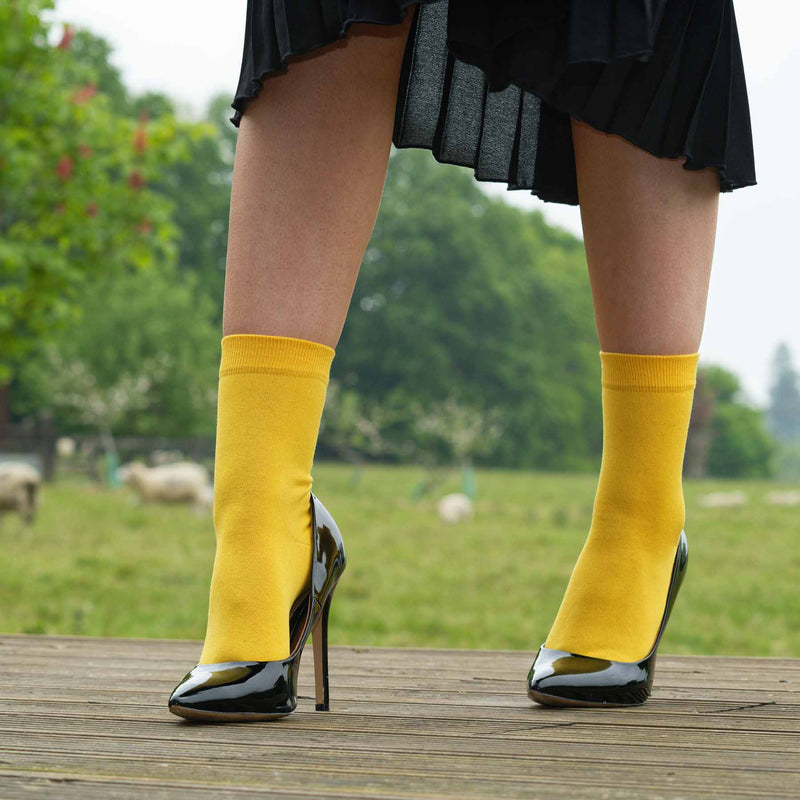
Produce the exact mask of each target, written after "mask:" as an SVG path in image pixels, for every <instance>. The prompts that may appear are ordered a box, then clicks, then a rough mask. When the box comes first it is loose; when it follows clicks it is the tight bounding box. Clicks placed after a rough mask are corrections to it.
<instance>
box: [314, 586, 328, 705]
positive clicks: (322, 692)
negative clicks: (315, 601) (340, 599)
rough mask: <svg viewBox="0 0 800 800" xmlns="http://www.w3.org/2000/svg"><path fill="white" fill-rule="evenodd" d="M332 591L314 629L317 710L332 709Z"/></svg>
mask: <svg viewBox="0 0 800 800" xmlns="http://www.w3.org/2000/svg"><path fill="white" fill-rule="evenodd" d="M332 598H333V592H331V593H330V595H329V596H328V599H327V600H326V601H325V606H324V607H323V609H322V614H321V615H320V618H319V621H318V622H317V625H316V627H315V628H314V630H313V631H312V636H313V640H312V641H313V646H314V683H315V685H316V694H317V711H330V691H329V688H328V614H329V612H330V610H331V599H332Z"/></svg>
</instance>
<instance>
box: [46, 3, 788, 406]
mask: <svg viewBox="0 0 800 800" xmlns="http://www.w3.org/2000/svg"><path fill="white" fill-rule="evenodd" d="M245 6H246V0H233V2H228V3H220V2H209V0H192V2H189V1H188V0H171V1H170V0H167V1H166V2H165V1H164V0H160V2H156V0H139V2H137V3H136V4H135V6H131V5H121V4H119V3H116V2H113V3H109V2H108V1H107V0H60V1H59V0H57V7H56V14H55V17H56V19H58V20H62V21H70V22H74V23H76V24H79V25H81V26H84V27H88V28H91V29H92V30H93V31H95V32H96V33H98V34H100V35H102V36H103V37H105V38H106V39H107V40H109V41H110V42H111V43H112V44H113V46H114V48H115V55H114V58H113V59H112V60H113V61H114V63H115V64H116V65H117V66H118V67H119V68H120V69H121V70H122V73H123V76H124V79H125V82H126V84H127V85H128V86H129V87H131V88H132V89H133V90H134V91H137V92H139V91H144V90H148V89H151V90H157V91H162V92H165V93H166V94H168V95H170V96H171V97H173V98H174V99H175V100H176V101H178V102H179V103H184V104H186V107H187V109H189V110H194V111H197V112H199V111H200V109H201V108H202V107H203V106H204V104H205V101H206V100H207V99H208V98H209V97H210V96H211V95H213V94H215V93H217V92H219V91H222V92H227V93H228V94H230V95H231V98H232V97H233V93H234V91H235V88H236V84H237V81H238V77H239V66H240V62H241V48H242V39H243V35H244V12H245ZM735 10H736V16H737V23H738V26H739V37H740V40H741V45H742V53H743V58H744V65H745V71H746V73H747V82H748V83H747V86H748V94H749V98H750V112H751V117H752V126H753V136H754V140H755V157H756V179H757V180H758V182H759V183H758V185H757V186H752V187H746V188H743V189H739V190H737V191H735V192H732V193H724V194H722V195H720V212H719V227H718V234H717V244H716V250H715V255H714V268H713V271H712V278H711V293H710V297H709V304H708V316H707V320H706V326H705V333H704V336H703V341H702V344H701V346H700V353H701V363H703V362H706V363H711V362H714V363H718V364H721V365H723V366H726V367H728V368H729V369H731V370H733V371H734V372H736V373H737V374H738V375H739V377H740V378H741V379H742V381H743V383H744V386H745V388H746V390H747V392H748V394H749V396H750V397H751V398H752V399H753V400H754V401H755V402H757V403H763V402H765V401H766V397H767V389H768V383H769V361H770V359H771V356H772V353H773V351H774V348H775V346H776V345H777V343H778V342H780V341H782V340H783V341H787V342H788V343H789V345H790V347H791V348H792V351H793V354H794V357H795V366H796V367H797V368H798V369H800V320H799V319H798V316H800V315H799V313H798V312H800V253H799V251H798V244H797V242H796V240H795V232H796V231H797V230H798V228H800V156H798V154H797V153H796V152H795V151H796V148H797V147H798V144H797V131H798V122H800V119H798V110H797V108H798V103H797V98H798V85H800V35H799V34H798V31H800V5H798V4H795V3H786V2H784V1H782V0H760V1H759V2H754V0H736V3H735ZM776 20H777V21H779V24H776ZM442 168H443V169H445V168H446V167H442ZM480 185H481V187H482V188H484V189H486V190H487V191H488V192H491V193H493V194H502V195H503V196H504V197H505V199H507V200H508V201H510V202H513V203H515V204H518V205H520V206H523V207H526V208H540V209H542V210H543V211H544V213H545V216H546V217H547V218H548V219H549V220H550V221H551V222H553V223H555V224H558V225H562V226H564V227H565V228H568V229H569V230H571V231H573V232H575V233H576V234H578V235H579V236H580V235H581V227H580V211H579V209H578V208H577V207H571V206H565V205H560V204H557V203H543V202H541V201H540V200H538V199H536V198H534V197H532V196H531V195H529V194H528V193H526V192H523V191H514V192H509V191H507V190H506V189H505V187H504V186H502V185H495V184H489V183H481V184H480Z"/></svg>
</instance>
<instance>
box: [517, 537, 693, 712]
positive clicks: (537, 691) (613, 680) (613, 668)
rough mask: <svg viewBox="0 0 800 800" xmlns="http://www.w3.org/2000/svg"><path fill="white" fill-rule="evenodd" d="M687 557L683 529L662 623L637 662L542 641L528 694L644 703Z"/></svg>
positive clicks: (577, 702) (589, 702)
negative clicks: (555, 646)
mask: <svg viewBox="0 0 800 800" xmlns="http://www.w3.org/2000/svg"><path fill="white" fill-rule="evenodd" d="M688 559H689V546H688V543H687V540H686V533H685V531H681V535H680V539H679V541H678V550H677V552H676V553H675V561H674V562H673V565H672V577H671V579H670V584H669V589H668V590H667V600H666V604H665V606H664V613H663V615H662V618H661V625H660V626H659V629H658V633H657V634H656V639H655V643H654V644H653V647H652V648H651V650H650V652H649V653H648V654H647V655H646V656H645V657H644V658H643V659H642V660H641V661H610V660H608V659H604V658H594V657H592V656H583V655H580V654H578V653H568V652H566V651H564V650H552V649H550V648H548V647H545V646H544V645H542V646H541V647H540V648H539V652H538V653H537V655H536V658H535V660H534V662H533V665H532V666H531V668H530V671H529V672H528V681H527V683H528V697H530V698H531V700H535V701H536V702H537V703H541V704H542V705H545V706H587V707H609V706H637V705H641V704H642V703H644V702H645V700H647V698H648V697H649V696H650V690H651V689H652V686H653V676H654V674H655V664H656V651H657V650H658V643H659V642H660V641H661V636H662V635H663V633H664V630H665V629H666V627H667V622H668V621H669V616H670V613H671V612H672V607H673V605H674V604H675V598H676V597H677V596H678V590H679V589H680V588H681V584H682V583H683V578H684V576H685V575H686V565H687V562H688Z"/></svg>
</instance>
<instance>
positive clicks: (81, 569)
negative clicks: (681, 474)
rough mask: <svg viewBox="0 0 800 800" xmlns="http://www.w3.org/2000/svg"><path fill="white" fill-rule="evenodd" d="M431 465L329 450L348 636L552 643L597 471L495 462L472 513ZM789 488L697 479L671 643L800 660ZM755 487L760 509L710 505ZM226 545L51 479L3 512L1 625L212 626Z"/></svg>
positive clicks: (192, 525) (161, 630) (161, 512)
mask: <svg viewBox="0 0 800 800" xmlns="http://www.w3.org/2000/svg"><path fill="white" fill-rule="evenodd" d="M425 475H426V473H425V472H424V470H422V469H421V468H410V467H383V466H371V467H368V468H367V469H365V470H364V472H363V474H362V475H361V478H360V480H359V481H358V482H355V481H354V480H353V478H354V471H353V468H352V467H349V466H346V465H337V464H326V463H320V464H317V465H316V466H315V469H314V478H315V480H314V491H315V492H316V493H317V494H318V495H319V497H320V499H321V500H322V501H323V502H324V503H325V504H326V506H327V507H328V508H329V510H330V511H331V512H332V513H333V514H334V516H335V517H336V520H337V522H338V524H339V526H340V528H341V530H342V533H343V536H344V538H345V544H346V546H347V553H348V569H347V572H346V573H345V575H344V577H343V579H342V582H341V583H340V585H339V588H338V589H337V593H336V598H335V601H334V603H333V606H332V613H331V641H332V643H334V644H365V645H366V644H370V645H395V646H403V645H414V646H427V647H464V648H500V649H521V650H530V651H533V650H535V649H536V648H537V647H538V646H539V644H541V642H542V641H543V639H544V637H545V636H546V634H547V631H548V629H549V626H550V623H551V622H552V619H553V616H554V615H555V612H556V610H557V608H558V604H559V602H560V600H561V596H562V594H563V591H564V588H565V586H566V582H567V579H568V577H569V574H570V571H571V568H572V564H573V563H574V560H575V558H576V557H577V555H578V553H579V551H580V548H581V546H582V543H583V539H584V537H585V535H586V532H587V531H588V527H589V521H590V515H591V506H592V499H593V495H594V490H595V487H596V476H595V475H562V474H550V473H533V472H508V471H494V470H481V471H478V473H477V490H478V491H477V497H478V500H477V503H476V507H475V517H474V519H473V520H472V521H471V522H468V523H464V524H460V525H454V526H448V525H445V524H443V523H441V522H440V521H439V520H438V517H437V515H436V512H435V501H436V499H437V498H438V497H440V496H441V495H442V494H444V493H445V492H447V491H458V490H459V489H460V476H459V475H458V474H457V473H455V472H454V473H452V474H450V475H449V476H447V477H446V478H445V480H444V481H443V482H442V483H441V484H440V485H439V486H437V488H436V490H435V491H434V492H432V493H430V494H429V495H425V496H423V497H422V499H419V500H413V499H411V498H412V493H413V489H414V487H415V486H416V485H417V484H418V483H419V482H420V480H421V479H422V478H423V477H424V476H425ZM781 488H790V487H788V486H787V485H786V484H783V485H781V484H774V483H766V482H756V481H749V482H744V481H700V482H694V481H688V480H687V481H686V482H685V492H686V505H687V523H686V532H687V534H688V536H689V548H690V560H689V573H688V577H687V580H686V583H685V584H684V586H683V588H682V590H681V595H680V597H679V598H678V602H677V605H676V607H675V611H674V612H673V616H672V620H671V622H670V625H669V628H668V630H667V633H666V635H665V638H664V641H663V643H662V645H661V651H662V652H665V653H695V654H701V653H702V654H736V655H754V656H756V655H758V656H794V657H800V624H798V623H799V622H800V614H799V613H798V611H799V609H798V589H797V587H798V585H800V540H799V539H798V532H800V508H798V507H782V506H770V505H767V504H766V501H765V495H766V494H767V492H768V491H771V490H776V489H781ZM734 490H742V491H744V492H745V493H746V494H747V495H748V499H749V502H748V503H747V505H745V506H743V507H734V508H721V509H719V508H717V509H708V508H703V507H701V506H700V505H698V502H697V498H698V496H699V495H701V494H703V493H705V492H709V491H734ZM213 551H214V534H213V527H212V523H211V518H210V514H209V515H207V516H198V515H196V514H195V513H193V512H192V511H191V510H189V509H188V508H185V507H183V506H152V507H148V506H139V505H136V504H135V503H134V497H133V494H132V493H131V492H130V490H128V489H117V490H110V489H105V488H100V487H96V486H94V485H91V484H89V483H84V482H80V481H77V480H75V479H71V480H62V481H59V482H57V483H55V484H53V485H47V486H45V488H44V492H43V504H42V507H41V510H40V513H39V517H38V519H37V521H36V523H35V524H34V525H33V526H31V527H25V526H24V525H22V524H21V522H20V521H19V519H18V518H17V517H16V515H8V516H6V517H4V518H2V520H0V554H1V555H0V631H3V632H7V633H12V632H27V633H53V634H87V635H97V636H134V637H179V638H194V639H200V638H202V637H203V634H204V628H205V615H206V601H207V591H208V581H209V577H210V570H211V564H212V558H213Z"/></svg>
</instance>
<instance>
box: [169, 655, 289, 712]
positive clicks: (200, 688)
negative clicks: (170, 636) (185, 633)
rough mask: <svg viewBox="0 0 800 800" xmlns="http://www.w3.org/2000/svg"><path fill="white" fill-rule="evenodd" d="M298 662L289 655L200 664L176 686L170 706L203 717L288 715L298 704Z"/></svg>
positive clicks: (173, 710) (171, 709)
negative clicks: (279, 659) (283, 657)
mask: <svg viewBox="0 0 800 800" xmlns="http://www.w3.org/2000/svg"><path fill="white" fill-rule="evenodd" d="M296 663H297V662H294V661H293V660H292V659H286V660H284V661H227V662H223V663H219V664H201V665H198V666H196V667H195V668H194V669H193V670H192V671H191V672H189V673H188V675H186V676H185V677H184V679H183V680H182V681H181V682H180V683H179V684H178V686H176V687H175V689H174V690H173V692H172V694H171V695H170V697H169V701H168V706H169V710H170V711H171V712H172V713H173V714H176V715H177V716H179V717H184V718H185V719H195V720H199V721H211V720H216V721H220V722H247V721H251V720H252V721H257V720H269V719H277V718H278V717H284V716H286V715H287V714H291V713H292V711H294V709H295V707H296V705H297V700H296V686H297V669H296V667H295V666H294V665H295V664H296ZM298 666H299V664H298Z"/></svg>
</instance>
